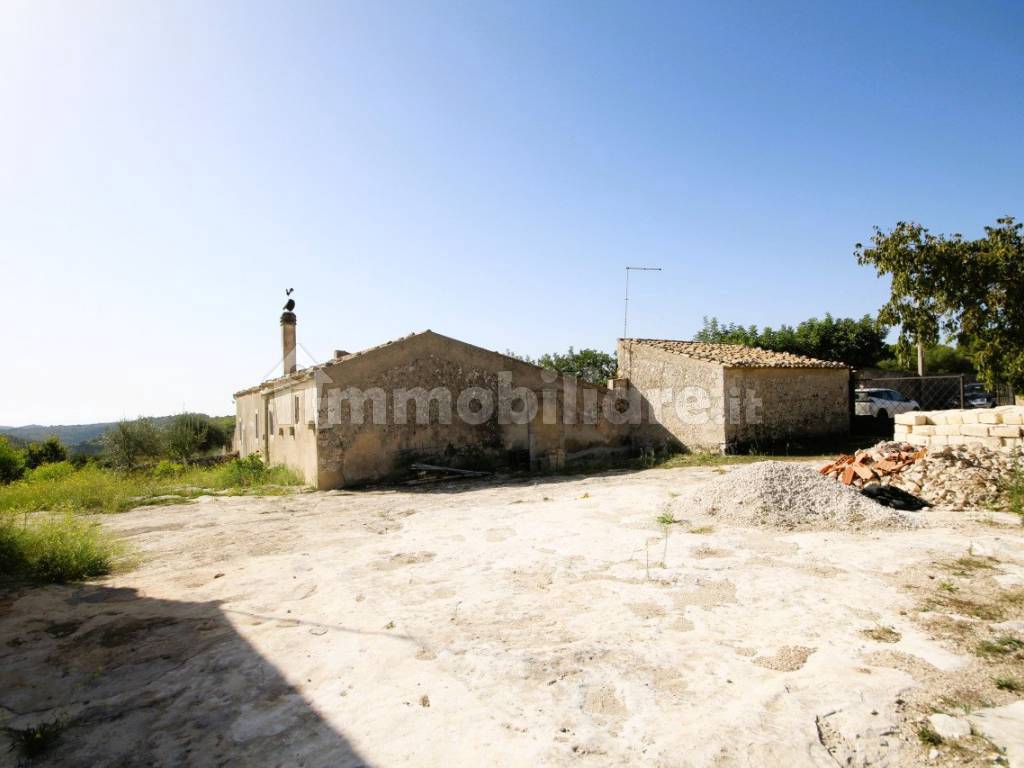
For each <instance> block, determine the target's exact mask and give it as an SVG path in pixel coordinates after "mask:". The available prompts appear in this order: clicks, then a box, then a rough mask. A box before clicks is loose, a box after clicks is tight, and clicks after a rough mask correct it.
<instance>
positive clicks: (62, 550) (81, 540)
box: [0, 513, 124, 583]
mask: <svg viewBox="0 0 1024 768" xmlns="http://www.w3.org/2000/svg"><path fill="white" fill-rule="evenodd" d="M123 554H124V552H123V548H122V547H121V545H120V544H118V542H117V541H116V540H115V539H114V538H113V537H111V536H110V535H109V534H107V533H105V532H104V531H103V530H102V529H101V528H100V526H99V525H98V524H96V523H91V522H87V521H84V520H81V519H79V518H76V517H75V516H74V515H72V514H70V513H65V514H63V515H47V516H44V517H36V518H24V519H19V517H18V516H15V515H12V514H9V513H7V514H0V579H4V578H6V579H27V580H30V581H41V582H48V583H64V582H68V581H81V580H82V579H88V578H92V577H95V576H105V575H106V574H108V573H111V572H112V571H113V570H114V568H115V567H116V566H117V565H118V564H119V562H120V561H121V560H122V558H123Z"/></svg>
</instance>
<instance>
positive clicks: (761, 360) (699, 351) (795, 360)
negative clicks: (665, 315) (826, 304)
mask: <svg viewBox="0 0 1024 768" xmlns="http://www.w3.org/2000/svg"><path fill="white" fill-rule="evenodd" d="M621 341H625V342H630V343H632V344H641V345H643V346H645V347H652V348H654V349H660V350H663V351H665V352H673V353H675V354H677V355H683V356H684V357H689V358H693V359H695V360H705V361H707V362H709V363H718V364H719V365H723V366H725V367H726V368H846V367H848V366H847V365H846V364H845V363H839V362H836V361H834V360H818V359H816V358H813V357H804V356H803V355H794V354H792V353H790V352H772V351H771V350H768V349H761V348H759V347H747V346H744V345H743V344H710V343H706V342H703V341H674V340H672V339H621Z"/></svg>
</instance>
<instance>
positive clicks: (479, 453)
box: [316, 331, 628, 488]
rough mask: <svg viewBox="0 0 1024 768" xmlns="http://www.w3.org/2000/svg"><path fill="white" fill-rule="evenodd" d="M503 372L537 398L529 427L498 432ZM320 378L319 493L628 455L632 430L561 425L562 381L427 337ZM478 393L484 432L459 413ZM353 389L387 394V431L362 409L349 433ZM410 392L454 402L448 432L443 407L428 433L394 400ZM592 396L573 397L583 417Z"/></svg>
mask: <svg viewBox="0 0 1024 768" xmlns="http://www.w3.org/2000/svg"><path fill="white" fill-rule="evenodd" d="M503 372H507V373H509V374H510V375H511V381H510V384H509V385H510V386H511V387H513V388H514V387H525V388H526V389H528V390H529V391H531V392H533V393H534V394H535V396H536V397H537V401H538V404H539V409H538V412H537V414H536V415H535V417H534V418H533V419H532V420H530V421H529V422H528V423H506V424H502V423H500V419H499V413H498V401H499V373H503ZM316 378H317V392H318V408H319V413H318V427H317V431H316V435H317V454H318V461H317V486H318V487H320V488H334V487H340V486H344V485H353V484H358V483H364V482H369V481H373V480H379V479H383V478H387V477H388V476H391V475H393V474H396V473H400V472H402V471H404V467H406V466H407V465H408V464H410V463H412V462H417V461H418V462H424V463H436V464H442V465H444V466H452V467H460V466H461V467H466V468H491V467H508V466H519V467H522V468H530V467H532V468H535V469H543V468H548V467H558V466H561V465H562V464H563V463H565V461H567V460H572V459H573V458H574V457H576V456H580V455H583V454H587V455H592V454H593V453H595V452H602V451H616V450H621V449H622V448H623V446H626V445H628V427H626V426H618V425H615V424H612V423H610V422H608V421H607V420H605V419H604V418H603V417H602V416H601V415H600V414H599V413H598V414H597V418H596V422H597V423H595V424H572V425H566V424H564V418H563V417H564V414H565V398H566V394H567V392H566V389H565V382H564V380H563V378H562V377H560V376H556V375H552V374H551V373H550V372H546V371H542V370H541V369H540V368H538V367H536V366H534V365H530V364H528V363H524V362H522V361H520V360H516V359H514V358H511V357H508V356H506V355H501V354H498V353H496V352H491V351H489V350H485V349H482V348H480V347H475V346H473V345H470V344H465V343H463V342H460V341H457V340H455V339H450V338H448V337H445V336H441V335H440V334H436V333H432V332H430V331H428V332H425V333H422V334H417V335H415V336H412V337H407V338H405V339H402V340H399V341H397V342H394V343H392V344H388V345H384V346H382V347H378V348H375V349H371V350H368V351H366V352H364V353H360V354H358V355H352V356H349V357H347V358H342V359H340V360H338V361H336V362H333V363H329V364H327V365H325V366H323V368H322V369H321V370H319V371H317V374H316ZM472 387H479V388H481V389H482V390H486V391H487V392H489V393H490V395H491V397H492V400H493V402H494V404H495V410H494V412H493V413H492V415H491V417H490V418H488V419H487V420H486V421H483V423H480V424H471V423H466V422H465V421H463V420H462V419H461V418H460V417H459V415H458V412H457V407H458V403H457V399H458V397H459V395H460V393H462V392H465V391H467V390H468V389H470V388H472ZM350 388H355V389H358V390H360V391H362V392H364V393H367V392H369V390H371V389H372V388H379V389H380V390H383V392H384V393H385V395H386V397H385V400H384V412H383V414H382V415H381V417H379V418H378V420H379V421H382V422H383V423H375V420H374V416H373V414H374V408H376V407H377V406H376V404H375V403H373V402H372V400H370V399H368V400H367V401H366V402H365V403H364V413H363V418H362V423H353V421H354V420H353V418H352V417H353V413H352V402H351V399H345V398H342V397H341V396H340V395H341V393H343V392H344V391H346V390H348V389H350ZM412 388H419V389H420V390H422V391H423V392H425V393H430V392H431V391H432V390H438V389H439V390H442V391H445V392H448V393H450V396H451V412H452V419H451V423H442V421H441V418H440V414H441V406H440V402H439V401H438V400H437V399H432V400H428V401H427V404H428V411H429V413H428V416H427V423H425V424H423V423H419V420H418V419H417V413H416V408H417V407H418V406H417V404H416V403H415V401H414V400H410V399H403V398H399V397H397V396H396V394H397V393H398V392H399V391H400V390H401V389H412ZM586 389H588V387H585V386H584V385H582V384H581V385H579V386H578V387H577V388H576V391H575V392H572V390H571V388H570V390H569V392H568V394H569V397H570V398H571V401H572V402H576V404H577V409H578V410H580V411H582V410H583V406H584V399H585V398H584V395H583V391H584V390H586ZM589 389H590V390H591V391H594V390H595V388H593V387H589ZM602 392H603V390H602ZM545 395H547V397H546V398H545ZM593 399H596V398H593ZM400 401H402V402H404V403H405V418H404V423H402V422H403V419H401V418H399V417H398V414H397V413H396V408H399V407H401V406H400V405H399V402H400ZM545 402H547V403H548V405H549V409H548V412H545V407H544V403H545ZM570 404H571V403H570ZM515 406H516V410H517V411H518V410H519V408H520V407H521V406H520V403H519V402H518V401H516V403H515ZM335 409H336V410H335ZM552 416H553V419H552ZM355 421H358V419H356V420H355ZM546 421H553V422H554V423H545V422H546Z"/></svg>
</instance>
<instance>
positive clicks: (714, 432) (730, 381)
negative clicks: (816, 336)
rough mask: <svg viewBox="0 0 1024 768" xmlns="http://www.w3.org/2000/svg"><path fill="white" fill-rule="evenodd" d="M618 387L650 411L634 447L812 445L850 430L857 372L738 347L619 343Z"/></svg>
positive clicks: (824, 362)
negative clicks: (853, 374)
mask: <svg viewBox="0 0 1024 768" xmlns="http://www.w3.org/2000/svg"><path fill="white" fill-rule="evenodd" d="M618 360H619V376H620V378H619V379H618V380H616V382H615V384H616V386H617V387H619V388H620V389H622V390H625V391H628V392H630V393H631V395H632V396H633V397H634V398H635V399H638V400H639V401H640V406H641V407H642V408H643V410H644V414H643V418H642V420H641V423H640V424H639V425H637V426H635V428H634V441H635V442H639V443H642V444H647V445H651V446H656V447H662V446H676V447H682V448H685V449H689V450H712V451H722V450H741V449H743V448H747V447H754V446H759V445H778V444H782V443H787V442H807V441H812V440H815V439H820V438H827V437H835V436H841V435H845V434H847V433H849V430H850V370H849V368H848V367H847V366H846V365H845V364H843V363H838V362H834V361H829V360H816V359H814V358H810V357H802V356H800V355H794V354H789V353H786V352H772V351H769V350H764V349H758V348H755V347H747V346H742V345H738V344H708V343H703V342H695V341H673V340H668V339H619V342H618Z"/></svg>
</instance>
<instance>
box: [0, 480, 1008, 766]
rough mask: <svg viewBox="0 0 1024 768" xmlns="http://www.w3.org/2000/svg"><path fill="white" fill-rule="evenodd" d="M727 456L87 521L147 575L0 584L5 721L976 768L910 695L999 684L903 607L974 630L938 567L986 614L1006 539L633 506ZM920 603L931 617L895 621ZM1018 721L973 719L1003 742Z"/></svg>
mask: <svg viewBox="0 0 1024 768" xmlns="http://www.w3.org/2000/svg"><path fill="white" fill-rule="evenodd" d="M794 467H795V468H799V465H794ZM744 469H747V468H744V467H739V468H728V469H726V470H725V471H724V473H723V471H722V470H720V469H710V468H693V469H679V470H651V471H647V472H616V473H607V474H604V475H601V476H596V477H574V478H564V477H563V478H536V479H531V480H529V481H513V482H504V483H502V482H499V481H488V482H481V481H474V482H469V483H452V484H439V485H438V486H435V487H431V488H430V489H428V490H414V491H410V490H408V489H398V490H395V489H378V490H366V491H360V492H343V493H306V494H300V495H295V496H281V497H268V498H253V497H211V498H210V499H208V500H206V501H205V502H203V503H196V504H182V505H169V506H161V507H156V508H149V509H139V510H135V511H132V512H128V513H125V514H121V515H111V516H103V517H97V518H96V519H97V520H101V521H102V523H103V525H104V526H106V527H108V528H109V529H111V530H113V531H115V532H117V533H119V534H120V535H122V536H124V537H125V538H126V539H127V541H128V542H129V543H130V544H131V545H132V546H134V547H135V548H136V550H137V551H138V554H139V557H140V561H141V562H140V564H139V566H138V567H137V568H136V569H135V570H133V571H130V572H127V573H124V574H121V575H117V576H114V577H111V578H107V579H103V580H99V581H96V582H93V583H90V584H85V585H67V586H49V587H42V588H39V587H18V588H10V589H7V590H5V591H0V719H2V720H3V723H2V724H3V725H4V726H8V727H11V728H14V729H23V728H28V727H33V726H37V725H39V724H40V723H45V722H52V721H54V720H56V719H63V721H64V722H65V727H64V729H63V731H62V732H61V734H60V736H59V738H58V739H57V741H56V743H55V744H54V746H53V748H52V750H51V751H50V753H48V755H47V756H46V759H45V761H42V762H40V764H44V765H48V766H49V765H52V766H82V765H97V766H100V765H125V766H135V765H140V766H141V765H288V766H324V767H326V766H332V767H335V768H336V767H338V766H342V767H349V768H354V767H355V766H374V767H375V768H389V767H392V766H402V767H403V768H404V767H405V766H439V765H443V766H452V767H453V768H459V767H460V766H466V767H467V768H470V767H472V768H475V767H476V766H479V765H480V764H481V763H486V764H487V765H488V766H531V767H532V766H555V767H556V768H559V767H562V766H573V767H574V768H576V767H577V766H605V765H643V766H647V765H650V766H658V767H659V768H669V767H678V768H729V767H731V766H735V767H736V768H739V767H740V766H743V767H746V768H749V766H787V768H802V767H808V768H834V766H835V765H836V764H841V765H849V766H856V765H873V766H879V765H887V766H893V767H894V768H904V767H906V768H909V767H910V766H921V765H937V766H943V765H957V766H961V767H962V766H964V765H971V766H974V765H986V766H990V765H991V764H992V762H991V760H988V762H985V763H968V762H963V761H960V760H961V758H960V754H961V753H954V752H952V751H948V750H947V747H946V745H942V746H940V747H939V748H938V749H937V750H936V755H937V756H936V758H935V759H934V760H933V761H932V762H928V753H929V747H928V746H927V745H923V744H922V743H921V742H920V740H919V739H918V736H917V729H918V728H919V727H920V725H921V724H922V723H924V722H926V718H927V715H928V714H930V713H931V712H934V711H935V710H934V709H931V710H929V709H927V707H928V706H931V705H938V704H939V702H940V699H941V697H942V696H945V695H947V694H949V695H952V694H953V693H955V692H956V691H957V690H958V689H959V688H961V687H964V686H966V685H968V684H970V685H976V686H989V688H986V689H985V696H986V697H987V698H988V699H989V700H991V701H992V702H993V703H994V704H997V705H1000V706H1002V705H1004V704H1007V703H1010V697H1011V694H1009V693H1006V692H1001V691H997V690H995V689H994V688H993V687H992V682H991V679H992V673H991V672H990V671H989V670H988V668H986V667H984V666H981V665H982V664H983V660H981V659H979V658H978V657H976V656H975V655H974V654H973V653H972V652H971V650H970V648H971V647H972V646H963V647H960V646H956V645H954V644H951V643H950V642H949V641H948V640H946V639H945V638H944V637H943V636H941V635H940V634H938V633H937V631H932V629H930V628H929V626H930V625H926V624H925V623H924V620H923V619H922V618H921V616H924V617H931V620H933V621H935V622H937V623H936V624H935V626H936V627H940V626H954V627H960V626H961V624H965V623H966V624H967V625H969V628H970V627H974V626H975V625H976V624H978V623H979V621H980V620H978V619H975V618H970V617H969V618H967V619H965V618H963V617H961V616H957V615H956V614H957V613H958V612H962V611H963V610H965V608H964V605H965V603H964V601H965V600H967V597H965V595H969V594H973V593H971V592H970V589H969V584H968V577H967V576H965V577H961V576H957V575H955V572H954V571H953V570H941V569H940V570H938V571H936V570H935V569H936V568H939V566H936V565H935V564H936V563H939V564H943V563H952V562H956V561H958V560H963V559H964V558H968V557H969V558H971V559H970V560H969V561H965V562H967V565H965V566H963V567H968V566H970V567H971V568H973V570H971V571H970V574H974V575H973V576H971V575H970V574H969V576H970V578H974V579H975V580H976V582H977V584H978V585H979V589H980V588H982V587H983V588H984V590H986V591H985V592H984V595H986V596H987V597H986V598H985V599H990V600H994V599H995V596H997V595H1000V594H1003V592H1004V591H1005V590H1006V589H1011V588H1013V589H1015V588H1016V587H1003V586H1002V585H1001V584H1000V582H998V581H996V579H995V577H996V576H998V577H1000V578H1003V579H1004V580H1007V583H1008V584H1012V583H1015V582H1013V581H1012V579H1013V578H1014V577H1020V576H1024V555H1022V553H1024V535H1022V530H1021V528H1020V526H1019V525H1017V526H1016V527H1011V526H1009V525H998V526H997V525H991V524H982V523H980V522H976V521H975V519H974V517H973V516H971V515H968V514H965V513H952V512H948V511H944V510H928V511H925V512H922V513H917V514H919V515H921V516H922V518H923V519H924V520H925V524H923V525H920V526H916V527H905V526H902V525H893V526H889V527H863V526H860V527H858V528H857V529H854V528H852V527H847V526H846V525H845V524H839V523H837V522H836V521H835V520H833V519H832V517H830V513H829V511H828V509H826V508H824V507H822V508H821V510H820V511H819V513H818V514H817V523H818V524H817V525H812V526H808V527H807V528H806V529H804V530H798V531H790V530H785V529H781V528H779V527H775V526H764V525H760V524H757V525H751V524H743V523H741V522H740V521H741V520H742V519H744V518H742V517H740V518H732V519H731V520H729V524H719V522H718V520H719V518H720V519H721V522H722V523H725V522H726V521H725V518H724V510H723V512H721V513H720V514H719V515H718V516H717V517H714V518H712V517H709V516H706V515H704V516H702V515H698V514H695V513H694V514H692V515H691V517H692V519H691V520H690V523H689V524H685V523H683V522H679V523H677V524H672V525H661V524H659V523H657V522H656V518H657V517H658V516H660V515H662V514H663V513H665V512H668V511H674V512H676V513H677V515H679V514H684V513H685V514H688V515H689V514H690V512H687V511H686V509H687V508H686V504H685V503H683V501H684V496H685V495H687V494H688V493H689V492H690V491H691V490H694V491H695V490H697V489H699V488H700V487H702V486H706V485H707V484H720V483H721V482H722V481H729V480H732V479H734V478H736V477H737V476H739V480H743V475H741V474H740V473H741V472H743V470H744ZM771 471H772V472H773V473H775V472H776V470H771ZM809 471H811V472H812V473H813V470H809ZM745 474H746V475H747V478H748V479H749V477H750V473H749V472H748V473H745ZM755 474H756V473H755ZM776 476H777V475H776ZM796 477H797V478H798V479H799V483H800V484H802V483H804V482H805V480H804V479H803V477H804V476H803V473H797V474H796ZM743 482H746V481H743ZM794 482H796V481H794ZM806 482H809V480H808V481H806ZM828 482H830V483H831V484H832V486H835V485H837V484H836V483H834V482H833V481H828ZM784 486H785V484H780V486H778V487H777V490H775V491H773V492H772V493H773V496H772V498H776V497H775V496H774V494H776V493H777V494H778V498H780V499H782V500H783V504H785V503H786V502H785V498H784V493H783V490H781V488H782V487H784ZM800 488H801V486H800V485H797V484H794V485H792V486H790V487H789V490H790V491H791V494H790V495H792V492H797V493H799V492H800ZM848 501H849V500H848V499H846V497H842V499H841V504H842V503H843V502H848ZM843 508H844V509H846V510H847V513H846V514H853V513H855V512H856V511H857V509H862V508H860V507H857V506H851V507H843ZM869 510H870V514H872V515H881V516H882V518H881V519H883V520H884V519H885V517H884V516H885V515H888V514H890V513H889V512H888V511H887V510H885V511H881V512H879V511H877V510H874V509H871V508H869ZM797 511H798V510H794V511H792V512H790V513H787V515H788V514H793V515H796V514H797ZM805 511H806V510H805ZM759 514H760V513H759ZM747 519H750V520H756V519H758V517H757V516H754V517H751V518H747ZM800 519H801V518H799V517H795V518H793V520H794V521H795V522H799V520H800ZM840 522H841V520H840ZM819 526H820V527H819ZM972 547H973V548H975V549H976V551H985V552H987V553H990V554H989V555H987V556H986V557H987V558H988V559H985V560H984V561H983V562H982V560H981V558H980V557H979V556H977V555H969V549H970V548H972ZM979 563H981V565H984V566H987V567H984V568H983V567H981V565H978V564H979ZM975 566H977V567H976V568H975ZM954 567H955V568H961V566H960V565H956V566H954ZM929 569H930V570H929ZM934 573H938V574H939V575H938V576H936V579H935V580H932V579H931V578H930V575H933V574H934ZM944 579H950V580H954V581H955V582H956V584H957V585H959V590H960V591H958V592H955V593H953V592H948V593H947V592H941V591H938V586H937V585H938V583H939V582H940V581H942V580H944ZM972 583H974V582H972ZM925 589H932V590H935V591H933V592H929V593H928V595H931V596H935V595H948V596H949V598H948V599H949V600H950V603H949V606H948V607H946V608H942V607H941V606H940V607H936V608H933V609H931V610H930V612H928V613H927V614H919V612H918V609H919V606H920V605H921V603H922V602H923V599H924V596H925V594H924V592H922V591H921V590H925ZM977 599H981V598H977ZM1016 605H1017V604H1011V603H1007V604H1006V606H1007V608H1006V609H1005V610H1004V615H1003V616H1002V617H1000V618H999V619H998V621H1000V622H1003V623H1005V622H1010V621H1019V620H1020V619H1021V616H1019V615H1018V614H1017V613H1016V611H1017V608H1016V607H1014V606H1016ZM943 611H945V612H943ZM1007 626H1011V625H1007ZM1014 626H1015V625H1014ZM883 630H884V631H883ZM956 631H958V632H959V631H961V630H960V629H957V630H956ZM972 631H973V630H972ZM984 631H985V632H986V633H988V634H985V635H984V636H985V637H988V636H989V635H990V634H992V635H994V636H997V637H998V636H999V635H998V634H996V632H997V631H995V630H993V631H991V632H990V631H989V630H988V629H987V628H984ZM1007 631H1011V630H999V631H998V632H1001V633H1005V632H1007ZM979 636H981V635H979ZM999 663H1001V664H1002V663H1009V662H1006V661H1000V662H999ZM957 695H960V696H961V698H963V695H961V694H957ZM1017 712H1018V710H1016V709H1014V710H1012V711H1010V712H1008V713H1007V714H1002V713H999V714H996V713H993V714H992V715H990V716H987V719H986V723H991V724H992V725H991V728H992V729H993V730H992V733H993V734H994V735H993V737H992V738H993V741H994V742H995V743H996V744H999V745H1002V742H1001V741H1000V740H1001V739H1002V740H1004V741H1005V742H1006V748H1007V749H1008V750H1012V749H1014V748H1015V747H1013V741H1012V740H1013V738H1014V736H1013V733H1012V731H1011V730H1010V728H1009V725H1007V726H1006V727H1003V726H1002V724H1004V723H1006V724H1008V723H1010V720H1011V719H1012V717H1016V716H1017V715H1016V714H1015V713H1017ZM951 714H952V713H951ZM973 722H974V721H972V723H973ZM975 727H976V728H981V727H985V728H988V727H990V726H989V725H985V726H981V725H977V724H975ZM979 738H980V737H977V736H972V737H970V739H966V740H961V741H959V742H957V746H958V748H959V747H961V746H963V745H964V744H967V746H970V745H971V744H973V743H975V742H977V741H978V739H979ZM6 741H7V738H6V736H4V735H3V734H0V765H15V764H17V762H18V757H17V755H16V754H15V753H14V752H8V751H7V749H8V744H7V743H6ZM982 746H983V747H984V746H986V745H985V744H982ZM987 750H988V752H987V753H986V754H988V753H993V752H994V751H995V747H994V746H991V745H987ZM1008 754H1012V752H1008ZM954 758H955V759H956V760H957V761H958V762H953V761H954ZM943 761H946V762H943Z"/></svg>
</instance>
